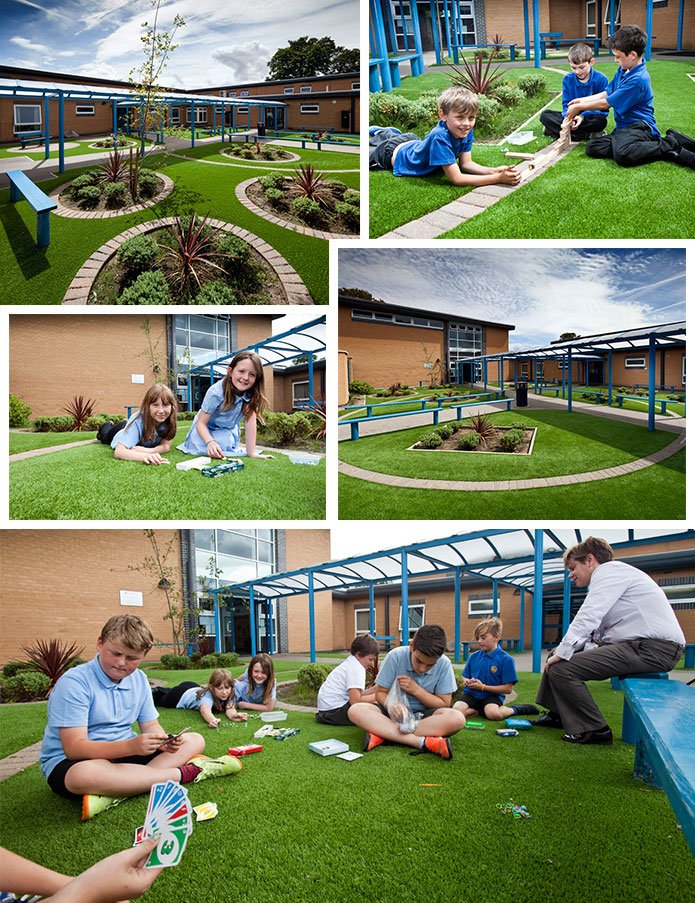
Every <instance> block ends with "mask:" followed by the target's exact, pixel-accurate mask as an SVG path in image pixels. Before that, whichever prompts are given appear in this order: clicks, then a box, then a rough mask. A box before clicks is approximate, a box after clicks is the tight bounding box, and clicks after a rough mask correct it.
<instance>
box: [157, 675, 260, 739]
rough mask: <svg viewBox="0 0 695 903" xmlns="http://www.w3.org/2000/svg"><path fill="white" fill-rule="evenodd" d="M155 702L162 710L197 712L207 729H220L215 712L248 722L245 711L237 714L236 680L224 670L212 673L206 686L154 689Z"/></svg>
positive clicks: (184, 684)
mask: <svg viewBox="0 0 695 903" xmlns="http://www.w3.org/2000/svg"><path fill="white" fill-rule="evenodd" d="M152 699H153V701H154V704H155V705H156V706H158V707H159V706H161V707H162V708H163V709H198V711H199V712H200V714H201V715H202V716H203V721H205V723H206V724H207V725H208V727H212V728H217V727H219V723H220V720H221V719H219V718H216V717H215V715H213V712H223V713H224V714H225V715H226V716H227V718H229V720H230V721H246V719H247V718H248V715H247V714H246V713H245V712H237V710H236V707H235V705H234V678H233V677H232V675H231V674H230V673H229V671H227V670H226V669H225V668H217V669H216V670H215V671H213V672H212V674H211V675H210V678H209V680H208V682H207V684H206V685H205V686H204V687H201V686H200V684H197V683H193V681H190V680H185V681H184V682H183V683H180V684H177V686H175V687H171V688H167V687H155V688H154V689H153V690H152Z"/></svg>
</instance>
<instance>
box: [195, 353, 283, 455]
mask: <svg viewBox="0 0 695 903" xmlns="http://www.w3.org/2000/svg"><path fill="white" fill-rule="evenodd" d="M267 407H268V402H267V401H266V398H265V396H264V395H263V362H262V361H261V359H260V357H259V356H258V355H257V354H254V353H253V351H241V352H239V354H237V355H236V357H235V358H234V359H233V360H232V362H231V364H230V365H229V368H228V369H227V375H226V376H225V378H224V379H222V380H220V381H219V382H217V383H215V384H214V385H212V386H211V387H210V388H209V389H208V391H207V392H206V393H205V398H204V399H203V404H202V406H201V409H200V410H199V411H198V413H197V414H196V416H195V420H194V421H193V423H192V424H191V428H190V430H189V431H188V435H187V436H186V439H185V441H184V443H183V445H179V446H177V448H178V449H179V450H180V451H182V452H185V454H187V455H207V456H208V457H210V458H228V457H230V456H232V455H246V456H247V457H249V458H272V457H273V456H272V455H263V454H259V453H258V452H257V451H256V429H257V421H259V420H260V422H261V423H263V412H264V411H265V409H266V408H267ZM242 419H243V420H244V427H245V434H246V447H244V446H243V445H241V444H240V437H241V421H242Z"/></svg>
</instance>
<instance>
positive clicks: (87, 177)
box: [70, 172, 96, 197]
mask: <svg viewBox="0 0 695 903" xmlns="http://www.w3.org/2000/svg"><path fill="white" fill-rule="evenodd" d="M95 179H96V173H94V172H83V173H82V175H81V176H77V178H75V179H73V180H72V185H71V186H70V194H71V195H72V196H73V197H77V194H78V192H79V191H80V190H81V189H82V188H87V187H88V186H89V185H93V184H94V180H95Z"/></svg>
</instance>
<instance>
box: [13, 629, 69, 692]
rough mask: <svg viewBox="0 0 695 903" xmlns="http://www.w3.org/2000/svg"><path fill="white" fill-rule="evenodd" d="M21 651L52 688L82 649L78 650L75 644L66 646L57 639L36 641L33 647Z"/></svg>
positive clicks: (23, 648)
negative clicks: (43, 675)
mask: <svg viewBox="0 0 695 903" xmlns="http://www.w3.org/2000/svg"><path fill="white" fill-rule="evenodd" d="M22 651H23V652H26V654H27V655H28V656H29V660H30V661H31V662H33V664H34V665H35V667H36V670H37V671H41V673H42V674H45V675H46V677H47V678H48V681H49V686H50V687H52V686H54V685H55V682H56V681H57V680H58V678H59V677H60V676H61V674H63V673H64V672H65V671H67V670H68V668H69V667H70V664H71V662H72V660H73V659H74V658H75V657H76V656H78V655H79V654H80V652H82V647H80V648H78V646H77V644H76V643H72V644H71V645H70V646H68V645H67V643H64V642H63V640H58V639H53V640H37V641H36V643H35V644H34V645H33V646H22Z"/></svg>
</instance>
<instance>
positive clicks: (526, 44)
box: [524, 0, 531, 60]
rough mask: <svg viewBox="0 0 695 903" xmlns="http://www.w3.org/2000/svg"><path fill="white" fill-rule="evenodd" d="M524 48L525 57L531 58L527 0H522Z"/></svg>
mask: <svg viewBox="0 0 695 903" xmlns="http://www.w3.org/2000/svg"><path fill="white" fill-rule="evenodd" d="M524 50H525V51H526V59H527V60H529V59H530V58H531V45H530V42H529V34H528V0H524Z"/></svg>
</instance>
